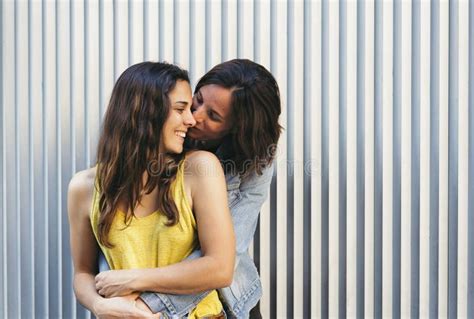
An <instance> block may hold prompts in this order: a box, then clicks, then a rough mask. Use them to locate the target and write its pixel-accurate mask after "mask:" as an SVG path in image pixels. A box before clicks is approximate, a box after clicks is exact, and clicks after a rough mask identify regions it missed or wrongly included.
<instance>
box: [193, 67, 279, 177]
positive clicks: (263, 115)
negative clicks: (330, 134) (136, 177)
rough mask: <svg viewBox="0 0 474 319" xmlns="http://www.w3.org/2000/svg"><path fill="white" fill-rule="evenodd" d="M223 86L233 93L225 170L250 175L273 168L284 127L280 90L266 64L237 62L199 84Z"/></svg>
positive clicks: (217, 69)
mask: <svg viewBox="0 0 474 319" xmlns="http://www.w3.org/2000/svg"><path fill="white" fill-rule="evenodd" d="M209 84H215V85H219V86H221V87H224V88H227V89H230V90H231V91H232V100H231V107H232V110H231V112H232V118H233V120H234V123H233V129H232V130H231V132H230V133H229V135H228V136H227V137H226V141H228V142H230V143H231V146H232V147H231V151H232V152H231V154H229V157H228V158H225V159H224V160H225V162H226V163H225V164H229V161H230V162H231V164H232V165H224V170H225V171H226V172H231V173H239V174H241V175H242V176H246V175H248V174H250V173H253V172H256V173H257V174H259V175H261V174H262V170H263V169H264V168H265V167H267V166H268V165H270V164H271V163H272V161H273V159H274V157H275V152H276V150H277V143H278V139H279V138H280V133H281V131H282V127H281V126H280V124H279V123H278V118H279V116H280V113H281V101H280V90H279V88H278V84H277V82H276V80H275V78H274V77H273V75H272V74H271V73H270V72H269V71H268V70H267V69H265V68H264V67H263V66H262V65H260V64H258V63H255V62H253V61H250V60H247V59H234V60H230V61H227V62H224V63H221V64H218V65H216V66H215V67H213V68H212V69H211V70H210V71H209V72H207V73H206V74H205V75H204V76H203V77H202V78H201V79H200V80H199V82H198V84H197V85H196V89H195V91H194V93H195V94H196V93H197V92H198V91H199V90H200V88H201V87H203V86H205V85H209ZM221 161H222V159H221Z"/></svg>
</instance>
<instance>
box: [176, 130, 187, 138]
mask: <svg viewBox="0 0 474 319" xmlns="http://www.w3.org/2000/svg"><path fill="white" fill-rule="evenodd" d="M174 134H175V135H176V136H179V137H182V138H185V137H186V132H185V131H176V132H174Z"/></svg>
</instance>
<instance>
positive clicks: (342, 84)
mask: <svg viewBox="0 0 474 319" xmlns="http://www.w3.org/2000/svg"><path fill="white" fill-rule="evenodd" d="M346 19H347V2H346V1H345V0H342V1H341V2H340V4H339V57H338V59H339V61H338V64H339V105H338V108H339V127H338V130H339V140H338V144H339V145H338V148H339V163H338V165H339V211H338V214H339V225H338V227H339V247H338V248H339V256H338V258H339V267H338V268H339V269H338V271H339V284H338V285H339V300H338V307H339V313H338V315H339V316H340V317H342V318H345V317H347V308H346V303H347V298H346V295H347V278H346V277H347V265H346V263H347V258H346V256H347V244H346V240H347V233H346V229H347V141H346V136H347V115H346V114H347V23H346ZM334 106H335V105H334Z"/></svg>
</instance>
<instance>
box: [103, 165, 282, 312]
mask: <svg viewBox="0 0 474 319" xmlns="http://www.w3.org/2000/svg"><path fill="white" fill-rule="evenodd" d="M272 176H273V165H271V166H269V167H267V168H266V169H264V170H263V174H262V175H257V174H256V173H252V174H250V175H249V176H248V177H246V178H245V179H243V180H241V178H240V176H239V175H232V174H226V184H227V198H228V203H229V208H230V210H231V215H232V219H233V224H234V232H235V239H236V261H235V268H234V277H233V281H232V284H231V285H230V286H229V287H225V288H221V289H218V292H219V295H220V299H221V301H222V302H223V304H224V308H225V311H226V314H227V317H228V318H248V317H249V312H250V310H251V309H252V308H253V307H254V306H255V305H256V304H257V302H258V301H259V300H260V298H261V296H262V286H261V282H260V277H259V275H258V272H257V268H256V267H255V264H254V262H253V260H252V258H250V256H249V254H248V248H249V246H250V243H251V241H252V239H253V236H254V233H255V229H256V227H257V221H258V216H259V214H260V209H261V207H262V205H263V203H264V202H265V200H266V199H267V198H268V192H269V186H270V183H271V180H272ZM201 255H202V253H201V251H200V250H196V251H194V252H193V253H192V254H191V255H190V256H188V257H187V259H196V258H198V257H200V256H201ZM99 266H100V270H101V271H102V270H106V269H107V268H108V266H107V262H106V261H105V258H104V257H103V256H101V258H100V263H99ZM207 294H208V291H206V292H202V293H196V294H189V295H174V294H173V295H172V294H162V293H155V292H144V293H142V294H141V296H140V297H141V299H142V300H143V301H144V302H145V303H146V304H147V305H148V307H149V308H150V309H151V310H152V311H153V312H154V313H157V312H161V313H163V314H167V315H168V316H169V317H171V318H182V317H185V316H186V314H187V313H188V312H189V311H190V310H192V309H194V308H195V307H196V305H197V304H198V303H199V302H200V301H201V300H202V299H203V298H204V297H205V296H206V295H207Z"/></svg>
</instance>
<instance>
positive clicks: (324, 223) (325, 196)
mask: <svg viewBox="0 0 474 319" xmlns="http://www.w3.org/2000/svg"><path fill="white" fill-rule="evenodd" d="M321 19H322V20H321V21H322V62H321V70H322V80H321V179H322V182H321V246H322V247H321V280H322V281H321V317H323V318H327V317H329V281H328V280H329V233H328V229H329V152H328V151H329V125H328V123H329V88H328V83H329V63H328V62H329V35H328V33H329V1H328V0H323V1H322V17H321Z"/></svg>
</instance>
